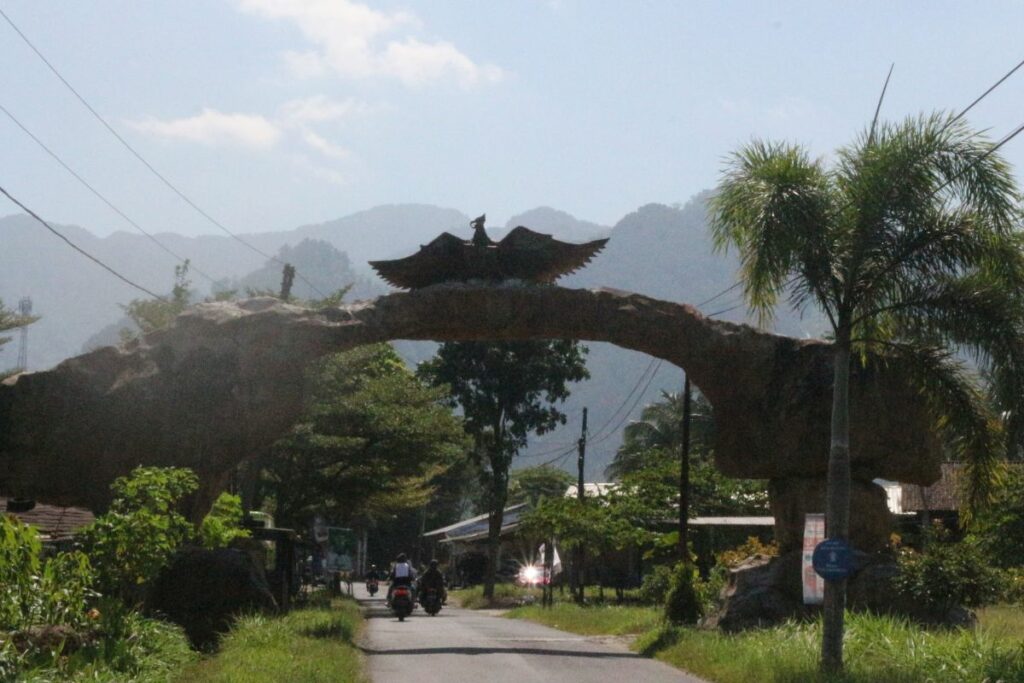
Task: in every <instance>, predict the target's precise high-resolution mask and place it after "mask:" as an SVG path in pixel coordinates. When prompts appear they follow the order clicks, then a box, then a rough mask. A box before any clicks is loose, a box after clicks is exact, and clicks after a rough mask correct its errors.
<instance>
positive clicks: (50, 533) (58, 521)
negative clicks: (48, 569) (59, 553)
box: [0, 496, 96, 541]
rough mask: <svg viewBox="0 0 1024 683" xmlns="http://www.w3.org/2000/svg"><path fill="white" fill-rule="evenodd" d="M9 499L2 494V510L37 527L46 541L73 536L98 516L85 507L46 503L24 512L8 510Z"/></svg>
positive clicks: (0, 510) (0, 504)
mask: <svg viewBox="0 0 1024 683" xmlns="http://www.w3.org/2000/svg"><path fill="white" fill-rule="evenodd" d="M7 501H8V498H6V497H4V496H0V512H2V513H3V514H5V515H7V516H9V517H13V518H14V519H17V520H20V521H21V522H22V523H24V524H28V525H29V526H33V527H35V528H36V529H37V530H38V531H39V534H40V535H41V536H42V537H43V540H44V541H59V540H63V539H66V538H71V536H72V535H74V533H75V532H76V531H78V530H79V529H81V528H82V527H84V526H87V525H89V524H91V523H92V522H93V520H94V519H96V516H95V515H94V514H93V513H92V512H91V511H89V510H86V509H85V508H76V507H60V506H58V505H47V504H46V503H36V504H35V506H34V507H33V508H32V509H31V510H25V511H23V512H8V511H7Z"/></svg>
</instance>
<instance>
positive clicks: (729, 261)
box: [0, 193, 824, 479]
mask: <svg viewBox="0 0 1024 683" xmlns="http://www.w3.org/2000/svg"><path fill="white" fill-rule="evenodd" d="M707 199H708V193H702V194H700V195H697V196H696V197H694V198H693V199H692V200H691V201H690V202H688V203H687V204H686V205H684V206H665V205H662V204H648V205H646V206H643V207H640V208H639V209H637V210H636V211H634V212H632V213H630V214H629V215H627V216H625V217H624V218H623V219H622V220H620V221H619V222H618V223H617V224H616V225H615V226H613V227H609V226H603V225H599V224H596V223H591V222H587V221H583V220H579V219H577V218H575V217H573V216H572V215H570V214H568V213H565V212H563V211H559V210H557V209H553V208H549V207H540V208H536V209H532V210H530V211H527V212H524V213H522V214H519V215H517V216H514V217H513V218H511V219H510V220H509V221H508V223H507V224H506V226H505V229H492V230H491V232H492V236H493V237H495V238H500V236H501V235H502V234H504V232H505V231H506V230H507V229H509V228H512V227H515V226H516V225H526V226H527V227H530V228H532V229H534V230H537V231H539V232H546V233H551V234H554V235H555V236H556V237H559V238H560V239H565V240H569V241H577V242H578V241H585V240H590V239H595V238H598V237H610V238H611V239H610V241H609V243H608V246H607V247H606V249H605V251H604V252H602V253H601V254H599V255H598V256H597V258H595V259H594V261H593V263H592V264H591V265H590V266H588V267H587V268H585V269H583V270H582V271H580V272H578V273H576V274H575V275H572V276H569V277H567V278H565V279H564V280H562V281H561V282H560V284H563V285H565V286H568V287H587V288H590V287H601V286H604V287H613V288H616V289H624V290H628V291H635V292H640V293H643V294H647V295H649V296H654V297H658V298H662V299H668V300H672V301H681V302H688V303H699V302H702V301H704V300H706V299H708V298H710V297H712V296H714V295H715V294H717V293H718V292H721V291H722V290H724V289H726V288H728V287H729V286H730V285H731V284H732V283H733V282H734V277H735V271H736V268H737V262H736V259H735V256H734V255H723V254H718V253H715V252H714V250H713V248H712V245H711V239H710V235H709V231H708V226H707V217H706V202H707ZM469 220H470V217H469V216H467V215H466V214H464V213H462V212H460V211H456V210H454V209H445V208H439V207H435V206H428V205H421V204H401V205H388V206H380V207H376V208H373V209H369V210H367V211H362V212H359V213H356V214H352V215H350V216H345V217H343V218H339V219H337V220H334V221H328V222H326V223H320V224H317V225H306V226H302V227H299V228H296V229H294V230H291V231H279V232H272V233H260V234H253V235H245V236H244V239H245V240H246V241H248V242H250V243H251V244H253V245H255V246H257V247H258V248H259V249H261V250H263V251H264V252H266V253H272V254H280V255H281V258H282V260H286V261H290V262H294V263H295V265H296V266H297V267H298V268H299V271H300V272H301V273H303V275H304V276H306V277H308V278H309V279H311V280H313V281H314V283H317V287H318V288H320V289H322V290H324V291H327V290H329V289H336V288H337V287H338V286H341V285H343V284H347V283H348V282H349V281H354V282H355V283H356V288H355V289H354V290H353V292H352V295H351V296H350V300H354V299H360V298H368V297H371V296H376V295H377V294H378V293H383V292H384V291H386V289H385V287H384V285H383V283H381V282H380V280H379V279H377V278H376V276H375V275H373V274H372V272H371V271H370V270H369V268H368V266H367V265H366V261H368V260H371V259H382V258H394V257H399V256H405V255H408V254H410V253H412V252H413V251H415V250H416V249H417V248H418V247H419V245H420V244H423V243H426V242H427V241H429V240H431V239H433V238H434V237H436V236H437V235H438V234H439V233H441V232H443V231H449V232H453V233H454V234H457V235H463V236H466V237H468V236H469V229H468V224H469ZM60 229H61V230H63V231H64V232H66V233H67V234H68V236H69V237H71V238H72V239H73V240H75V241H76V242H77V243H78V244H80V245H81V246H82V247H83V248H85V249H86V250H88V251H90V252H91V253H94V254H96V255H97V256H98V257H100V258H101V259H103V260H105V261H107V262H109V263H111V264H112V265H114V266H115V267H117V268H118V269H119V270H121V271H122V272H124V274H125V275H127V276H128V277H130V278H132V279H134V280H136V281H138V282H139V283H140V284H142V285H143V286H145V287H148V288H150V289H152V290H153V291H156V292H165V291H168V290H169V289H170V287H171V285H172V283H173V268H174V262H173V260H172V259H170V258H169V257H168V256H167V254H165V253H164V252H162V251H160V250H159V249H158V248H156V247H155V246H154V245H153V244H152V243H151V242H149V241H148V240H147V239H146V238H145V237H143V236H141V235H135V234H128V233H115V234H113V235H110V236H108V237H104V238H99V237H96V236H95V235H93V234H91V233H90V232H88V231H87V230H84V229H82V228H80V227H76V226H60ZM0 234H2V235H3V236H4V237H3V244H4V249H3V250H0V298H2V299H3V300H4V301H5V302H7V303H8V305H14V304H15V303H16V302H17V300H18V299H19V298H20V297H21V296H26V295H28V296H31V297H32V299H33V302H34V305H35V312H36V313H37V314H39V315H41V316H43V317H42V319H41V320H40V321H39V322H38V323H36V324H35V325H33V326H32V327H31V328H30V331H29V340H30V342H29V343H30V351H29V360H30V366H31V367H32V368H33V369H39V368H45V367H49V366H52V365H54V364H56V363H58V362H60V361H61V360H63V359H64V358H68V357H70V356H73V355H76V354H78V353H80V352H81V350H82V348H83V346H84V345H88V346H89V347H91V346H94V345H97V344H102V343H112V342H113V341H115V340H116V339H117V329H118V328H119V326H120V325H122V324H123V321H122V318H123V314H122V310H121V309H120V307H119V304H125V303H127V302H129V301H130V300H132V299H134V298H137V297H138V296H140V294H139V293H138V292H137V291H135V290H133V289H132V288H130V287H129V286H127V285H125V284H123V283H121V282H119V281H118V280H116V279H114V278H113V277H111V276H110V275H109V274H108V273H105V272H104V271H102V270H101V269H99V268H98V267H96V266H94V265H93V264H90V263H89V262H88V261H85V260H84V259H83V258H82V257H81V256H79V255H78V254H76V253H75V252H73V251H72V250H70V249H69V248H68V247H67V245H65V244H63V243H62V242H60V241H59V240H58V239H56V238H55V237H53V236H52V235H50V234H49V233H47V232H46V231H45V230H44V229H43V228H41V227H40V226H39V225H37V224H36V223H35V222H34V221H32V220H31V219H29V218H28V217H27V216H23V215H15V216H8V217H6V218H0ZM159 237H160V239H161V240H162V241H164V242H165V243H166V244H167V245H168V246H169V247H170V248H171V249H173V250H175V251H177V252H178V253H180V254H183V255H185V256H187V257H189V258H191V259H192V260H193V263H194V265H195V266H196V267H197V268H198V269H200V270H203V271H204V272H206V273H208V274H209V275H211V276H212V277H213V278H214V279H216V280H220V281H221V282H220V287H221V288H239V289H243V290H244V288H245V287H254V288H257V289H272V290H275V291H276V290H277V289H278V288H279V287H280V277H281V273H280V268H279V265H278V264H276V263H273V262H267V261H266V259H264V258H263V257H261V256H259V255H257V254H254V253H252V252H251V251H249V250H247V249H245V248H244V247H243V246H242V245H240V244H238V243H237V242H236V241H235V240H233V239H231V238H230V237H228V236H218V235H206V236H202V237H183V236H180V235H173V234H166V235H160V236H159ZM192 279H193V286H194V287H196V289H197V294H198V295H199V296H200V297H202V296H205V295H207V294H208V293H209V292H210V288H211V284H210V283H209V282H206V281H204V280H203V279H202V278H201V277H199V276H198V275H197V274H196V273H193V278H192ZM304 287H305V285H304V284H302V283H301V282H299V281H297V282H296V289H295V293H296V295H298V296H307V295H308V294H309V293H310V292H308V291H306V290H305V289H304ZM738 301H739V296H738V293H737V292H730V293H729V294H727V295H725V296H722V297H720V298H719V299H716V300H715V301H713V302H711V303H709V304H708V305H707V306H704V307H703V310H705V311H706V312H711V313H713V312H716V311H720V310H723V309H728V308H730V307H732V306H734V305H735V304H736V303H737V302H738ZM719 317H721V318H723V319H725V320H732V321H737V322H742V321H744V319H745V315H744V308H743V307H742V306H741V307H739V308H737V309H735V310H730V311H728V312H726V313H723V314H721V315H720V316H719ZM775 329H776V330H777V331H780V332H783V333H785V334H791V335H794V336H808V335H817V334H820V333H821V331H822V330H823V329H824V325H823V324H822V321H821V320H820V319H819V318H816V317H811V318H808V319H806V320H801V319H800V318H799V317H797V316H795V315H793V314H791V313H790V312H789V311H788V310H786V311H782V312H780V315H779V318H778V320H777V321H776V324H775ZM396 346H397V347H398V348H399V350H400V352H401V353H402V355H403V357H405V358H406V359H407V361H410V362H412V363H415V362H417V361H419V360H423V359H425V358H428V357H429V356H430V355H432V354H433V351H434V348H435V345H434V344H432V343H429V342H398V343H397V344H396ZM588 346H589V347H590V349H591V353H590V356H589V360H588V367H589V368H590V371H591V375H592V379H591V380H589V381H587V382H584V383H582V384H580V385H579V386H577V387H576V388H575V389H574V391H573V395H572V396H571V398H570V399H569V401H568V403H567V405H566V406H565V410H566V412H567V414H568V415H569V417H570V420H569V423H568V424H567V425H566V426H565V427H564V428H561V429H559V430H556V431H555V432H553V433H551V434H549V435H546V436H545V437H544V438H542V439H537V440H535V442H534V443H533V444H531V448H530V449H529V451H527V452H526V453H524V454H523V455H522V456H521V457H520V459H519V465H529V464H536V463H540V462H544V461H547V460H550V459H552V458H553V457H555V456H556V455H559V454H562V453H566V455H565V457H564V458H562V460H561V461H559V463H558V464H560V465H562V466H564V467H566V468H567V469H572V468H573V467H575V457H574V455H573V454H572V453H569V451H570V450H573V451H574V444H575V441H576V438H577V437H578V435H579V416H580V411H581V409H582V407H583V406H587V407H588V409H589V413H590V416H589V426H590V432H591V435H592V437H591V444H590V446H589V448H588V451H587V460H588V466H587V476H588V478H591V479H600V478H602V474H601V472H602V471H603V469H604V467H605V465H607V463H608V462H609V461H610V460H611V457H612V455H613V454H614V452H615V450H616V448H617V447H618V445H619V443H620V441H621V431H622V427H623V426H624V425H625V424H626V423H627V422H628V420H629V419H633V418H635V417H636V416H637V415H638V414H639V412H640V410H641V408H642V407H643V406H644V405H645V404H646V403H649V402H651V401H653V400H657V398H658V397H659V394H660V392H661V391H662V390H670V391H677V390H678V389H679V387H680V386H681V384H682V374H681V372H680V371H679V369H678V368H674V367H669V366H667V365H662V366H661V367H660V369H659V371H658V373H657V375H656V376H655V377H654V378H653V379H651V380H650V382H649V383H648V380H647V379H646V378H645V379H644V381H643V382H640V383H638V382H639V380H640V379H641V377H643V376H644V372H645V370H646V369H648V368H651V367H652V366H651V359H650V358H648V357H646V356H644V355H642V354H638V353H634V352H631V351H625V350H623V349H619V348H617V347H614V346H611V345H608V344H601V343H590V344H588ZM16 356H17V341H16V340H15V341H12V342H11V343H10V344H7V345H6V346H4V347H3V350H0V368H5V367H9V366H11V365H13V363H14V359H15V358H16ZM652 369H653V368H652ZM634 388H636V392H634V395H633V396H632V397H631V398H630V399H629V400H628V401H625V399H626V396H627V395H628V394H629V393H630V391H631V390H633V389H634Z"/></svg>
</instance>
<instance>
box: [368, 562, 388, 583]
mask: <svg viewBox="0 0 1024 683" xmlns="http://www.w3.org/2000/svg"><path fill="white" fill-rule="evenodd" d="M384 578H385V577H384V573H383V572H381V571H379V570H378V569H377V565H375V564H371V565H370V569H369V571H367V572H366V580H367V581H382V580H383V579H384Z"/></svg>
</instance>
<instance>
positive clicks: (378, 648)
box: [355, 583, 706, 683]
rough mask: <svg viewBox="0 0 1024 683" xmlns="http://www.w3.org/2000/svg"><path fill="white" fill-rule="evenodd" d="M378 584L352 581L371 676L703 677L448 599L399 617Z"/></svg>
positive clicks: (379, 681) (513, 680)
mask: <svg viewBox="0 0 1024 683" xmlns="http://www.w3.org/2000/svg"><path fill="white" fill-rule="evenodd" d="M381 588H382V589H383V590H382V592H381V593H378V594H377V596H376V597H375V598H372V599H371V598H370V597H369V595H367V593H366V591H365V588H364V587H363V584H361V583H359V584H356V586H355V589H356V590H355V593H356V597H357V598H358V599H359V601H360V603H362V605H363V608H364V610H365V611H366V617H367V628H366V632H365V635H364V637H363V642H362V649H363V652H364V653H366V655H367V659H368V662H369V671H370V677H371V680H372V681H373V683H432V682H433V681H437V682H438V683H463V682H465V683H529V682H531V681H557V682H558V683H583V682H584V681H613V682H617V683H706V682H704V681H702V680H701V679H698V678H695V677H693V676H689V675H687V674H684V673H682V672H680V671H678V670H676V669H674V668H672V667H670V666H668V665H667V664H662V663H661V662H657V661H654V660H652V659H646V658H644V657H640V656H639V655H637V654H635V653H633V652H630V651H629V650H628V649H627V648H625V647H623V646H621V645H618V644H615V643H609V642H608V641H607V639H605V640H602V639H598V638H591V637H586V636H578V635H575V634H573V633H566V632H565V631H558V630H556V629H553V628H548V627H546V626H541V625H539V624H534V623H532V622H529V621H523V620H519V619H504V618H501V617H495V616H490V615H488V614H483V613H480V612H475V611H472V610H464V609H458V608H454V607H449V606H446V607H445V608H444V609H443V610H441V613H440V614H438V615H437V616H436V617H430V616H427V615H426V614H424V612H423V610H422V609H417V610H416V611H414V612H413V614H412V616H411V617H408V618H407V619H406V620H405V621H404V622H401V623H400V622H399V621H398V619H397V618H395V616H394V615H393V614H392V613H391V612H390V611H388V610H387V608H386V607H385V606H384V599H383V591H384V590H386V589H385V587H384V586H383V585H382V586H381Z"/></svg>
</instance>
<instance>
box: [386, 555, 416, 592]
mask: <svg viewBox="0 0 1024 683" xmlns="http://www.w3.org/2000/svg"><path fill="white" fill-rule="evenodd" d="M415 579H416V570H415V569H413V566H412V563H411V562H409V558H408V557H406V556H405V553H399V554H398V557H396V558H395V564H394V566H392V567H391V572H390V573H389V574H388V581H389V582H390V584H391V585H389V586H388V602H389V603H390V602H391V594H392V593H393V592H394V590H395V586H409V588H411V589H412V590H413V591H414V595H413V600H415V599H416V596H415V589H416V586H415V585H414V584H413V582H414V581H415Z"/></svg>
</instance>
